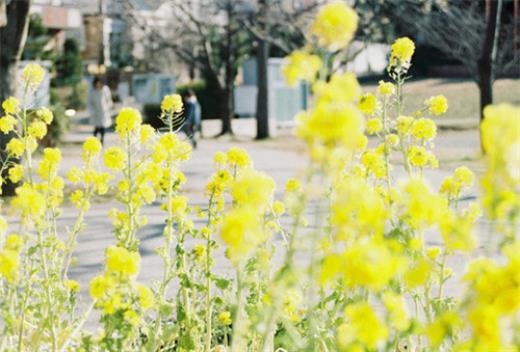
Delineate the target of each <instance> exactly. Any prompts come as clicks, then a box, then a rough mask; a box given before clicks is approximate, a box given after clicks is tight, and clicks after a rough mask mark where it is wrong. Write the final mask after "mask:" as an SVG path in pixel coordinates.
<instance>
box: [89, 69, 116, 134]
mask: <svg viewBox="0 0 520 352" xmlns="http://www.w3.org/2000/svg"><path fill="white" fill-rule="evenodd" d="M113 105H114V103H113V102H112V94H111V93H110V88H108V87H107V86H106V85H105V84H104V83H103V81H101V79H100V78H99V77H95V78H94V81H93V82H92V89H91V90H90V93H89V96H88V108H89V110H90V121H91V123H92V124H93V125H94V137H97V135H98V134H99V139H100V141H101V144H103V141H104V138H105V130H106V128H108V127H110V126H111V125H112V118H111V117H110V111H111V109H112V107H113Z"/></svg>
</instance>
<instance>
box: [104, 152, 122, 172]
mask: <svg viewBox="0 0 520 352" xmlns="http://www.w3.org/2000/svg"><path fill="white" fill-rule="evenodd" d="M125 160H126V157H125V153H124V152H123V151H122V150H121V148H119V147H110V148H108V149H107V150H106V151H105V156H104V161H105V165H106V167H108V168H109V169H111V170H115V171H117V170H122V169H123V168H124V167H125Z"/></svg>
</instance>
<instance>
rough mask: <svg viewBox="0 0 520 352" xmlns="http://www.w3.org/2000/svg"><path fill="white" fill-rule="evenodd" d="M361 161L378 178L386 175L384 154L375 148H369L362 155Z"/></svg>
mask: <svg viewBox="0 0 520 352" xmlns="http://www.w3.org/2000/svg"><path fill="white" fill-rule="evenodd" d="M361 162H362V163H363V166H365V167H366V168H367V170H368V171H369V172H371V173H372V175H374V176H375V177H377V178H382V177H385V176H386V171H387V170H386V168H387V166H386V164H385V160H384V158H383V155H381V154H380V153H378V152H377V151H375V150H373V149H369V150H367V151H366V152H364V153H363V156H362V157H361Z"/></svg>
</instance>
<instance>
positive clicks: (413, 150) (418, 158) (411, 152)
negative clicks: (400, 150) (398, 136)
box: [408, 145, 429, 167]
mask: <svg viewBox="0 0 520 352" xmlns="http://www.w3.org/2000/svg"><path fill="white" fill-rule="evenodd" d="M428 157H429V156H428V152H427V151H426V149H424V147H420V146H416V145H412V146H411V147H410V149H408V160H410V163H411V164H412V165H414V166H418V167H423V166H426V165H427V164H428V160H429V159H428Z"/></svg>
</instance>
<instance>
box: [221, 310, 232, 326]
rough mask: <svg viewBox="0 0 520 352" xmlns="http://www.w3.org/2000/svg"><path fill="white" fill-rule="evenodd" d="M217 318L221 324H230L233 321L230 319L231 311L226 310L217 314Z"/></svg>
mask: <svg viewBox="0 0 520 352" xmlns="http://www.w3.org/2000/svg"><path fill="white" fill-rule="evenodd" d="M218 320H219V321H220V322H221V323H222V325H231V323H232V322H233V321H232V320H231V313H230V312H228V311H224V312H220V313H219V314H218Z"/></svg>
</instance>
